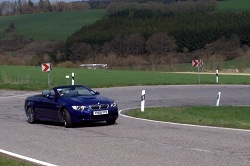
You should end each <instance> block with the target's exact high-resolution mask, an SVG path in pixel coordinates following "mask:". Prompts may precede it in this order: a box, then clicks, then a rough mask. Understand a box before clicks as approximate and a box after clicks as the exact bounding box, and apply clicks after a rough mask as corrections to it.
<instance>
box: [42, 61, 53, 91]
mask: <svg viewBox="0 0 250 166" xmlns="http://www.w3.org/2000/svg"><path fill="white" fill-rule="evenodd" d="M50 70H52V65H51V64H50V63H43V64H42V71H43V72H47V73H48V87H50V75H49V72H50Z"/></svg>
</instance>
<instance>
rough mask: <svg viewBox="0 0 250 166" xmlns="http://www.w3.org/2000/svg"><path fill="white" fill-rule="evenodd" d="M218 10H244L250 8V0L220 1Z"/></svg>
mask: <svg viewBox="0 0 250 166" xmlns="http://www.w3.org/2000/svg"><path fill="white" fill-rule="evenodd" d="M218 10H219V11H227V10H232V11H244V10H250V1H249V0H227V1H218Z"/></svg>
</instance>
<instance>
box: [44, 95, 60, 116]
mask: <svg viewBox="0 0 250 166" xmlns="http://www.w3.org/2000/svg"><path fill="white" fill-rule="evenodd" d="M41 105H42V110H43V115H44V117H45V118H46V119H48V120H51V121H58V120H59V114H60V107H61V106H60V102H59V101H58V99H56V98H54V97H52V96H49V97H46V98H43V99H42V101H41Z"/></svg>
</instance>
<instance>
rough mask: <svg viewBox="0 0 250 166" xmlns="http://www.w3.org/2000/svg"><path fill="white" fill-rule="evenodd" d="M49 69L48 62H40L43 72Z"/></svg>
mask: <svg viewBox="0 0 250 166" xmlns="http://www.w3.org/2000/svg"><path fill="white" fill-rule="evenodd" d="M50 70H51V65H50V63H43V64H42V71H43V72H47V71H50Z"/></svg>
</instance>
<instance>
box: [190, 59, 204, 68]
mask: <svg viewBox="0 0 250 166" xmlns="http://www.w3.org/2000/svg"><path fill="white" fill-rule="evenodd" d="M203 64H204V62H203V60H202V59H201V60H192V66H193V67H199V65H200V66H203Z"/></svg>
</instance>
